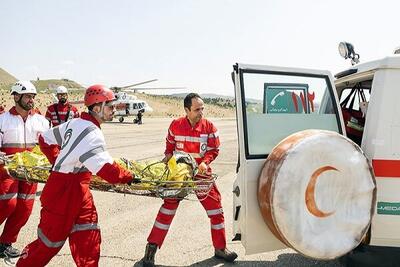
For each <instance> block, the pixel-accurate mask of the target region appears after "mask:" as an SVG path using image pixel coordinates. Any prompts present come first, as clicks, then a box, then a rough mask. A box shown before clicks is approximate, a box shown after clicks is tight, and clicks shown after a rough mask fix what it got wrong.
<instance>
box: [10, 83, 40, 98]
mask: <svg viewBox="0 0 400 267" xmlns="http://www.w3.org/2000/svg"><path fill="white" fill-rule="evenodd" d="M14 93H17V94H20V95H22V94H37V92H36V87H35V86H34V85H33V84H32V83H31V82H30V81H18V82H16V83H15V84H14V85H13V86H11V94H12V95H13V94H14Z"/></svg>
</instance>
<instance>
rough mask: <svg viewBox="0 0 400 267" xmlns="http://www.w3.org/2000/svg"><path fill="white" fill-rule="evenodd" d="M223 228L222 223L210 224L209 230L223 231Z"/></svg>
mask: <svg viewBox="0 0 400 267" xmlns="http://www.w3.org/2000/svg"><path fill="white" fill-rule="evenodd" d="M224 228H225V225H224V223H220V224H211V229H213V230H221V229H224Z"/></svg>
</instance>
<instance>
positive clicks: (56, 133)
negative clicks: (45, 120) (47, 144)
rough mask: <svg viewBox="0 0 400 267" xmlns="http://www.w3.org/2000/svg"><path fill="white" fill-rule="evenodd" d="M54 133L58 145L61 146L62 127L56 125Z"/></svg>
mask: <svg viewBox="0 0 400 267" xmlns="http://www.w3.org/2000/svg"><path fill="white" fill-rule="evenodd" d="M53 134H54V137H55V138H56V141H57V145H59V146H61V145H62V138H61V134H60V129H59V128H58V127H54V128H53Z"/></svg>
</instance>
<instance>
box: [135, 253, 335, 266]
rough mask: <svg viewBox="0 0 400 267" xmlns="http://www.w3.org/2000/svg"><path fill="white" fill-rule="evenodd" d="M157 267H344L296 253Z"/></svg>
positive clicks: (205, 260) (211, 259) (140, 263)
mask: <svg viewBox="0 0 400 267" xmlns="http://www.w3.org/2000/svg"><path fill="white" fill-rule="evenodd" d="M141 266H142V262H137V263H135V265H134V267H141ZM156 266H157V267H183V266H188V267H210V266H218V267H220V266H247V267H249V266H251V267H253V266H264V267H288V266H289V267H290V266H294V267H309V266H313V267H343V265H342V264H341V263H340V262H339V261H338V260H332V261H320V260H313V259H309V258H306V257H303V256H301V255H300V254H296V253H286V254H283V255H279V256H278V259H277V260H275V261H257V260H254V261H246V260H237V261H235V262H233V263H225V262H224V261H222V260H219V259H216V258H214V257H211V258H208V259H204V260H202V261H199V262H196V263H193V264H191V265H156Z"/></svg>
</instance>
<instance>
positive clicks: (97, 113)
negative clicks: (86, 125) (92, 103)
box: [89, 102, 106, 121]
mask: <svg viewBox="0 0 400 267" xmlns="http://www.w3.org/2000/svg"><path fill="white" fill-rule="evenodd" d="M105 105H106V103H105V102H103V103H101V110H100V112H95V111H92V110H91V111H89V113H90V114H91V115H95V116H97V117H99V118H100V119H101V120H102V121H106V119H105V118H104V106H105Z"/></svg>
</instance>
